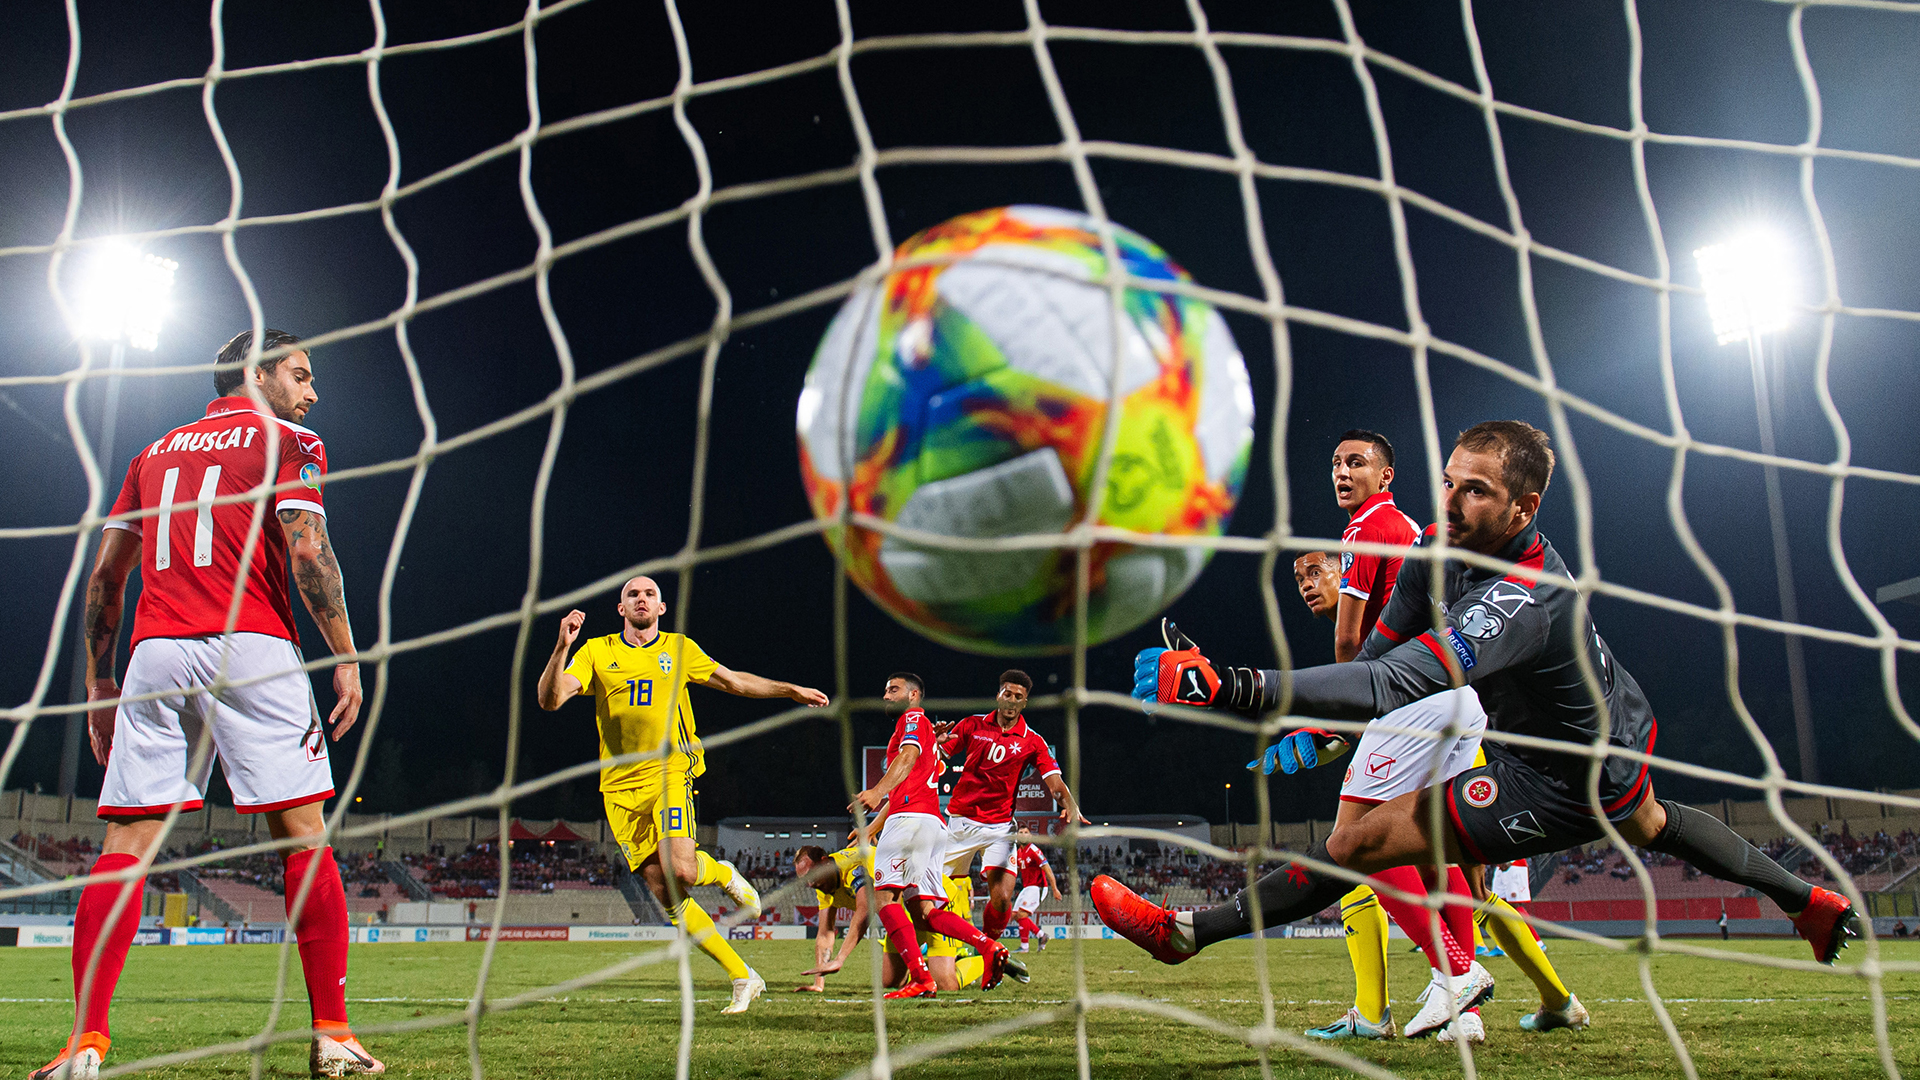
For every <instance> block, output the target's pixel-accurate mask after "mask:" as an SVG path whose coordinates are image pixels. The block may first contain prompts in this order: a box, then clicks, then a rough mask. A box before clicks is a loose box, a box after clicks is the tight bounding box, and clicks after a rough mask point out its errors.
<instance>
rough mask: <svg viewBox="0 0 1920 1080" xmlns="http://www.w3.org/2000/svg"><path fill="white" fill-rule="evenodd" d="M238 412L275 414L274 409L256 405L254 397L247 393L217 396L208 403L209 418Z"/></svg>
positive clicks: (262, 414) (263, 414)
mask: <svg viewBox="0 0 1920 1080" xmlns="http://www.w3.org/2000/svg"><path fill="white" fill-rule="evenodd" d="M237 412H250V413H259V414H260V415H261V416H273V410H272V409H263V408H261V407H259V406H258V405H255V404H254V403H253V399H252V398H250V397H248V396H246V395H245V394H230V395H228V396H227V397H217V398H214V399H213V400H212V401H211V402H209V403H208V404H207V417H208V418H212V417H215V416H225V415H227V414H228V413H237Z"/></svg>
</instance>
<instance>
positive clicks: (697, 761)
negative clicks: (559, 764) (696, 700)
mask: <svg viewBox="0 0 1920 1080" xmlns="http://www.w3.org/2000/svg"><path fill="white" fill-rule="evenodd" d="M719 666H720V665H719V664H717V663H715V662H714V660H713V658H712V657H710V656H708V655H707V654H706V653H705V652H703V651H701V649H700V646H698V645H695V644H694V643H693V639H692V638H689V637H687V636H686V635H685V634H669V633H665V632H662V633H659V634H656V635H654V638H653V640H652V641H650V642H648V643H647V644H645V645H640V646H635V645H629V644H628V643H627V641H626V639H625V638H624V637H622V636H621V635H619V634H608V635H607V636H606V637H597V638H591V639H589V640H588V641H587V643H586V644H585V645H582V646H580V651H579V652H576V653H574V654H573V659H572V661H570V662H569V663H568V664H567V674H569V675H571V676H573V677H574V678H576V679H578V680H580V687H581V692H582V693H586V694H592V695H593V715H594V720H595V721H596V722H597V723H598V725H599V728H600V758H601V760H603V761H604V760H606V759H608V758H616V757H620V756H622V755H625V754H632V753H642V752H648V751H658V750H659V749H660V747H661V743H662V741H663V740H666V741H667V756H666V758H665V759H664V760H662V759H660V758H648V759H642V760H640V761H633V762H627V763H625V764H621V765H608V766H606V767H605V768H602V769H601V770H600V790H601V791H624V790H626V789H628V788H635V787H639V786H641V785H642V784H643V783H645V782H646V781H647V780H648V779H651V778H652V777H654V776H657V775H658V774H659V773H660V772H661V771H662V770H663V769H671V770H674V771H682V770H684V771H685V772H686V774H687V775H688V776H699V775H700V774H701V773H703V772H706V771H707V762H706V755H705V754H704V753H703V752H702V751H701V749H700V739H699V737H698V736H697V735H695V734H694V727H693V703H692V702H691V701H689V700H687V681H688V680H689V679H691V680H693V681H695V682H702V681H705V680H706V678H707V677H708V676H710V675H712V674H713V673H714V671H715V670H716V669H718V668H719Z"/></svg>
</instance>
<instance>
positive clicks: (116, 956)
mask: <svg viewBox="0 0 1920 1080" xmlns="http://www.w3.org/2000/svg"><path fill="white" fill-rule="evenodd" d="M139 861H140V860H139V859H136V858H134V857H133V856H131V855H123V854H113V855H102V856H100V858H99V860H98V861H96V862H95V863H94V864H93V870H92V872H93V873H96V874H107V873H112V872H113V871H115V870H125V869H126V868H127V867H129V866H132V865H134V864H135V863H138V862H139ZM146 887H147V879H146V878H135V879H134V880H132V881H100V882H95V883H94V884H92V885H89V886H87V887H86V888H85V889H82V890H81V892H80V906H79V907H77V908H75V909H74V912H73V1001H74V1012H75V1014H76V1015H77V1016H78V1017H79V1019H80V1033H81V1034H83V1035H84V1034H86V1033H87V1032H89V1031H97V1032H99V1033H100V1034H102V1035H105V1034H107V1033H108V1032H107V1010H108V1009H109V1008H111V1007H112V1005H113V988H114V987H115V986H116V985H118V984H119V982H120V971H121V969H123V968H125V967H126V966H127V950H128V949H131V948H133V932H134V931H135V930H137V929H139V928H140V894H141V892H142V890H144V889H145V888H146ZM129 891H131V894H132V895H129V896H128V897H127V900H126V903H125V904H123V905H121V908H120V912H119V915H118V917H114V911H113V907H114V905H115V904H116V903H118V902H119V900H120V896H121V894H122V893H126V892H129ZM109 919H111V921H109ZM95 946H98V947H99V949H100V959H99V961H98V962H97V963H95V962H94V960H93V950H94V948H95ZM90 963H92V964H94V971H93V985H92V986H90V987H88V986H86V981H87V965H88V964H90ZM83 989H84V992H85V993H86V995H87V998H86V1000H85V1001H82V1000H80V995H81V993H82V992H83Z"/></svg>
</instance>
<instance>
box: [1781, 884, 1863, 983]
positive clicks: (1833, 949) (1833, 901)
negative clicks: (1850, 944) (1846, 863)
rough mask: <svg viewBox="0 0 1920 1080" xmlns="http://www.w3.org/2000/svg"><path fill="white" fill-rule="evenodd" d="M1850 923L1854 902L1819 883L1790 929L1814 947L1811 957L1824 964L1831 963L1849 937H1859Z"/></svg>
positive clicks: (1852, 918)
mask: <svg viewBox="0 0 1920 1080" xmlns="http://www.w3.org/2000/svg"><path fill="white" fill-rule="evenodd" d="M1853 923H1854V914H1853V902H1852V901H1850V900H1848V899H1847V898H1846V897H1844V896H1842V895H1840V894H1839V893H1837V892H1834V891H1833V890H1832V889H1823V888H1821V887H1820V886H1818V885H1815V886H1814V887H1813V895H1812V896H1810V897H1808V898H1807V908H1806V910H1805V911H1802V912H1801V913H1800V914H1798V915H1795V916H1794V917H1793V928H1794V929H1795V930H1797V931H1799V932H1800V936H1801V937H1803V938H1806V939H1807V944H1809V945H1811V946H1813V957H1814V959H1816V960H1818V961H1820V962H1821V963H1823V964H1831V963H1833V958H1834V957H1836V956H1839V955H1840V950H1841V949H1844V948H1846V947H1847V939H1848V938H1856V937H1859V936H1860V932H1859V931H1858V930H1855V929H1854V928H1853Z"/></svg>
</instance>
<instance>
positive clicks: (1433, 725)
mask: <svg viewBox="0 0 1920 1080" xmlns="http://www.w3.org/2000/svg"><path fill="white" fill-rule="evenodd" d="M1449 728H1452V729H1453V730H1451V731H1449V730H1448V729H1449ZM1486 730H1487V711H1486V710H1485V709H1483V708H1481V707H1480V695H1479V694H1477V693H1475V692H1474V691H1473V688H1472V687H1461V688H1459V689H1455V690H1443V691H1441V692H1440V693H1438V694H1435V695H1433V696H1432V697H1425V698H1421V699H1420V700H1419V701H1416V702H1414V703H1413V704H1411V705H1404V706H1402V707H1400V708H1398V709H1395V710H1393V711H1392V712H1390V713H1388V714H1387V715H1385V716H1382V717H1381V718H1379V719H1378V720H1375V721H1374V722H1373V723H1371V724H1369V725H1367V730H1366V733H1365V734H1363V735H1361V736H1360V745H1359V746H1358V747H1355V748H1354V752H1353V757H1352V760H1350V761H1349V762H1348V764H1347V776H1346V779H1345V780H1343V781H1342V782H1341V784H1340V798H1341V799H1343V800H1344V801H1346V802H1357V803H1366V804H1368V805H1377V804H1379V803H1383V802H1386V801H1388V800H1390V799H1395V798H1398V797H1400V796H1402V795H1405V794H1408V793H1409V792H1414V791H1424V790H1425V789H1427V788H1430V787H1433V786H1434V785H1436V784H1439V783H1440V782H1441V781H1443V780H1451V779H1453V778H1454V777H1455V776H1458V775H1460V774H1461V773H1463V772H1465V771H1466V770H1468V769H1471V768H1473V767H1474V766H1475V765H1477V764H1482V763H1483V762H1484V759H1483V758H1481V757H1480V737H1481V736H1482V735H1484V734H1486Z"/></svg>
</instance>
